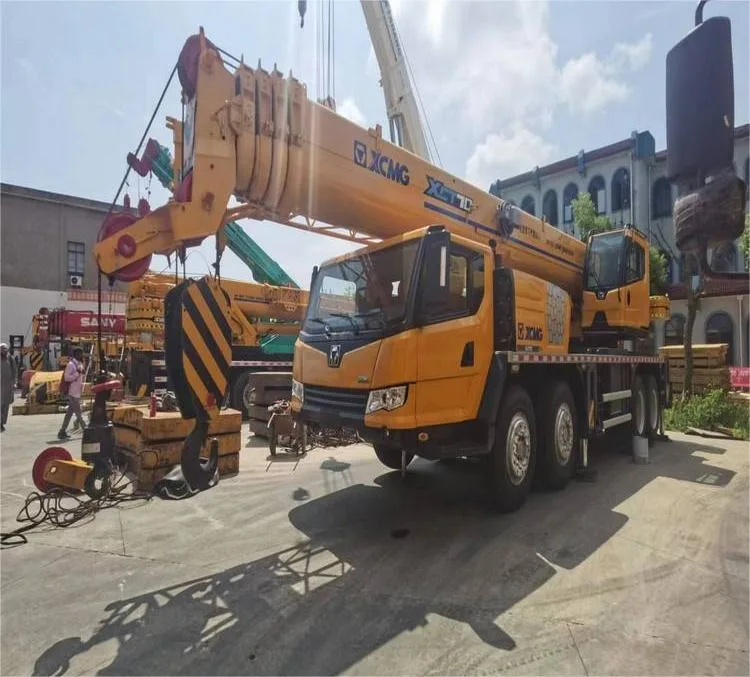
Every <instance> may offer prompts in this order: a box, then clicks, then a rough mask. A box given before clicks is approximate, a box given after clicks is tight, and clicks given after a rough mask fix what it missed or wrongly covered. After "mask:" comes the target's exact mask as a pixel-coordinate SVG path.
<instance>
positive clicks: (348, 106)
mask: <svg viewBox="0 0 750 677" xmlns="http://www.w3.org/2000/svg"><path fill="white" fill-rule="evenodd" d="M336 112H337V113H338V114H339V115H341V116H342V117H345V118H346V119H347V120H351V121H352V122H353V123H354V124H355V125H359V126H360V127H367V118H366V117H365V114H364V113H363V112H362V111H361V110H360V109H359V106H357V103H356V101H354V99H353V98H352V97H350V96H349V97H346V98H345V99H344V100H343V101H342V102H341V103H337V104H336Z"/></svg>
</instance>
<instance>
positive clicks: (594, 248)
mask: <svg viewBox="0 0 750 677" xmlns="http://www.w3.org/2000/svg"><path fill="white" fill-rule="evenodd" d="M649 318H650V311H649V257H648V241H647V240H646V237H645V235H643V233H641V232H640V231H639V230H638V229H637V228H633V227H630V226H628V227H626V228H623V229H620V230H611V231H606V232H604V233H597V234H596V235H592V236H591V237H590V238H589V241H588V244H587V246H586V259H585V262H584V269H583V307H582V329H583V334H584V338H585V339H587V340H591V341H596V342H597V344H598V345H601V344H602V341H603V340H605V341H606V340H607V339H609V340H610V342H611V343H612V344H616V343H617V341H619V340H622V339H633V338H639V337H643V336H645V335H647V334H648V328H649V322H650V319H649Z"/></svg>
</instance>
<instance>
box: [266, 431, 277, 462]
mask: <svg viewBox="0 0 750 677" xmlns="http://www.w3.org/2000/svg"><path fill="white" fill-rule="evenodd" d="M277 443H278V435H277V434H276V426H275V425H274V424H273V423H272V424H271V425H270V426H269V427H268V451H269V452H270V454H271V456H276V446H277Z"/></svg>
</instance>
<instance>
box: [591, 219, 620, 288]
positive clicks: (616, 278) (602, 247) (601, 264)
mask: <svg viewBox="0 0 750 677" xmlns="http://www.w3.org/2000/svg"><path fill="white" fill-rule="evenodd" d="M624 238H625V235H624V233H623V232H622V231H620V232H618V233H607V234H604V235H595V236H594V237H593V238H591V246H590V247H589V252H588V259H587V260H586V289H613V288H614V287H617V286H619V285H620V270H621V260H622V253H623V249H624V248H623V241H624Z"/></svg>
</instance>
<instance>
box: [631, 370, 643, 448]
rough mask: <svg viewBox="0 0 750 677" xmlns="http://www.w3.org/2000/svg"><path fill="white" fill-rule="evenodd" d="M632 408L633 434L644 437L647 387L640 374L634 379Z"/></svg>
mask: <svg viewBox="0 0 750 677" xmlns="http://www.w3.org/2000/svg"><path fill="white" fill-rule="evenodd" d="M631 402H632V404H631V407H630V410H631V412H632V414H633V421H632V423H633V435H637V436H638V437H642V436H643V435H645V434H646V410H647V406H646V387H645V386H644V385H643V377H642V376H641V375H640V374H639V375H638V376H636V377H635V380H634V381H633V391H632V394H631Z"/></svg>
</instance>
